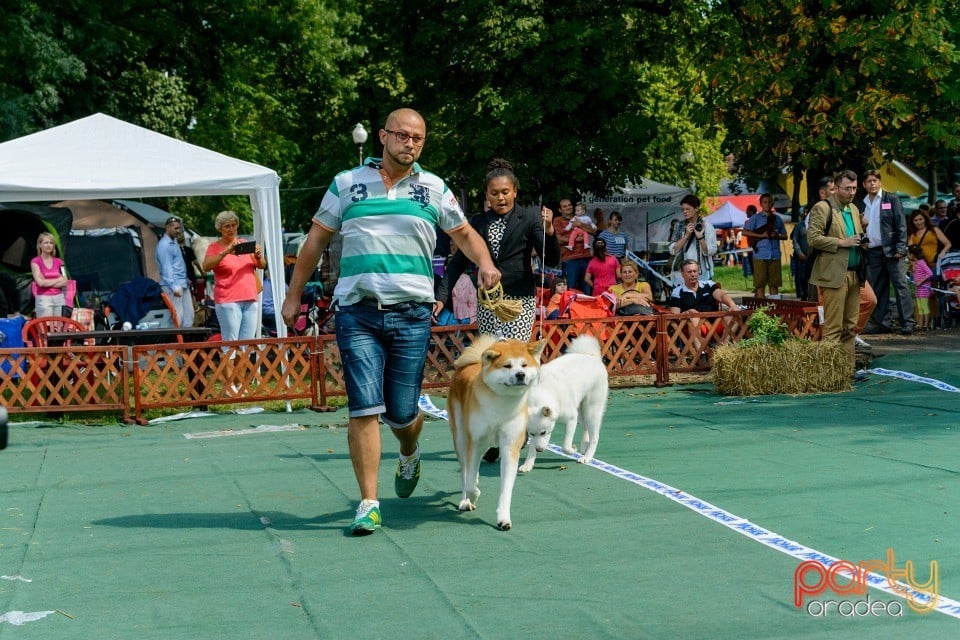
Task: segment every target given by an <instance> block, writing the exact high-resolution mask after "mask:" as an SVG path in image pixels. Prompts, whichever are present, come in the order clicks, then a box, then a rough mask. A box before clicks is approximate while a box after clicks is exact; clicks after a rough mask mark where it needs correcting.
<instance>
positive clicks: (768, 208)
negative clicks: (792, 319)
mask: <svg viewBox="0 0 960 640" xmlns="http://www.w3.org/2000/svg"><path fill="white" fill-rule="evenodd" d="M760 209H761V210H760V211H759V212H757V213H755V214H753V215H752V216H750V219H749V220H747V224H745V225H744V226H743V235H745V236H747V237H748V238H750V240H751V241H752V244H753V290H754V293H755V294H756V296H757V297H758V298H763V297H764V290H765V289H766V288H767V287H768V286H769V287H770V295H771V297H772V296H775V295H778V294H779V293H780V285H782V284H783V272H782V271H781V267H782V265H783V258H782V254H781V253H780V241H781V240H786V239H787V227H786V226H785V225H784V224H783V220H781V219H780V216H778V215H777V212H776V211H775V210H774V208H773V196H772V195H770V194H769V193H765V194H763V195H761V196H760Z"/></svg>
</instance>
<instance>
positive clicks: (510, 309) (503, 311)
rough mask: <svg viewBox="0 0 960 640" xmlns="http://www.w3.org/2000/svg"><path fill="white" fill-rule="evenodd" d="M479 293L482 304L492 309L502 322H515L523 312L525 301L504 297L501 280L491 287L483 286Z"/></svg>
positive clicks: (489, 309)
mask: <svg viewBox="0 0 960 640" xmlns="http://www.w3.org/2000/svg"><path fill="white" fill-rule="evenodd" d="M477 293H478V298H479V299H478V302H479V303H480V306H481V307H483V308H484V309H487V310H488V311H491V312H492V313H493V315H495V316H497V319H498V320H499V321H500V322H513V321H514V320H516V319H517V318H519V317H520V314H521V313H523V303H522V302H520V301H519V300H507V299H506V298H504V297H503V285H502V284H500V283H499V282H498V283H497V284H495V285H494V286H492V287H491V288H489V289H483V288H481V289H479V290H478V291H477Z"/></svg>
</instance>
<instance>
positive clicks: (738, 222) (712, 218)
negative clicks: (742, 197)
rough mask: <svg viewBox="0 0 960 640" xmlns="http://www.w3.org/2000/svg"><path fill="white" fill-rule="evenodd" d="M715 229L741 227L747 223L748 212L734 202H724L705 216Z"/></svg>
mask: <svg viewBox="0 0 960 640" xmlns="http://www.w3.org/2000/svg"><path fill="white" fill-rule="evenodd" d="M704 219H705V220H706V221H707V222H709V223H710V224H712V225H713V228H714V229H739V228H741V227H743V225H745V224H747V213H746V212H745V211H741V210H740V209H738V208H737V207H736V206H734V204H733V203H732V202H724V203H723V204H722V205H720V208H719V209H717V210H716V211H714V212H713V213H711V214H710V215H708V216H707V217H706V218H704Z"/></svg>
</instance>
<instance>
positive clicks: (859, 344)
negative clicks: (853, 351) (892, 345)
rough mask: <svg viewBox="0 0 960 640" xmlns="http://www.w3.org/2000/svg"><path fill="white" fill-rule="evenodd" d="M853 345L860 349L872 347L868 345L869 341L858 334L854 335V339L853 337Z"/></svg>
mask: <svg viewBox="0 0 960 640" xmlns="http://www.w3.org/2000/svg"><path fill="white" fill-rule="evenodd" d="M853 345H854V346H855V347H860V348H861V349H872V348H873V347H871V346H870V343H869V342H867V341H866V340H864V339H863V338H861V337H860V336H856V337H854V339H853Z"/></svg>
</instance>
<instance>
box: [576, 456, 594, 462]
mask: <svg viewBox="0 0 960 640" xmlns="http://www.w3.org/2000/svg"><path fill="white" fill-rule="evenodd" d="M577 462H579V463H580V464H590V463H591V462H593V458H588V457H587V456H580V457H579V458H577Z"/></svg>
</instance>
